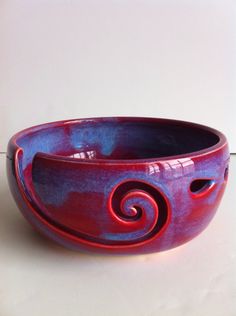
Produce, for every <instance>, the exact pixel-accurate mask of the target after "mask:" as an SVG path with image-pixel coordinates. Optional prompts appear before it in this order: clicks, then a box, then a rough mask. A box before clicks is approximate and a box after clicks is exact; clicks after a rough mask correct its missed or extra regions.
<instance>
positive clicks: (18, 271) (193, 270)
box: [0, 155, 236, 316]
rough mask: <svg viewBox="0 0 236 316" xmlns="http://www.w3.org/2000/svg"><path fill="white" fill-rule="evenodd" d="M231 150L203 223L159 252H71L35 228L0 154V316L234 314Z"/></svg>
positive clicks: (235, 176) (234, 162)
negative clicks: (218, 193) (209, 217)
mask: <svg viewBox="0 0 236 316" xmlns="http://www.w3.org/2000/svg"><path fill="white" fill-rule="evenodd" d="M235 181H236V156H232V157H231V168H230V175H229V183H228V187H227V189H226V192H225V195H224V197H223V201H222V203H221V205H220V207H219V210H218V212H217V214H216V216H215V218H214V219H213V221H212V222H211V224H210V225H209V226H208V228H207V229H206V230H205V231H204V232H203V233H202V234H201V235H200V236H198V237H197V238H195V239H194V240H192V241H191V242H190V243H188V244H186V245H184V246H182V247H179V248H177V249H174V250H171V251H167V252H164V253H159V254H152V255H142V256H141V255H140V256H123V257H122V256H102V255H93V254H91V255H89V254H83V253H79V252H77V253H76V252H72V251H69V250H67V249H64V248H62V247H61V246H58V245H56V244H55V243H53V242H51V241H49V240H47V239H46V238H43V237H41V236H40V235H39V234H38V233H36V232H34V230H33V229H32V228H31V226H30V225H29V224H28V223H27V222H26V221H25V219H24V218H23V217H22V215H21V214H20V212H19V211H18V209H17V207H16V205H15V203H14V201H13V199H12V197H11V194H10V191H9V189H8V185H7V180H6V173H5V156H4V155H0V201H1V204H0V316H21V315H22V316H48V315H50V316H51V315H56V316H80V315H81V316H90V315H91V316H97V315H98V316H99V315H101V316H106V315H107V316H113V315H114V316H116V315H117V316H120V315H128V316H154V315H155V316H156V315H158V316H170V315H174V316H178V315H181V316H185V315H186V316H201V315H202V316H205V315H208V316H211V315H214V316H223V315H225V316H235V315H236V304H235V301H236V262H235V261H236V260H235V259H236V190H235V183H236V182H235Z"/></svg>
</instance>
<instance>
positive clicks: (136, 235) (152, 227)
mask: <svg viewBox="0 0 236 316" xmlns="http://www.w3.org/2000/svg"><path fill="white" fill-rule="evenodd" d="M110 207H111V211H112V212H113V214H114V215H115V216H116V217H117V219H118V220H120V221H121V222H122V223H123V229H122V234H121V236H120V242H123V243H135V242H141V241H144V240H146V239H148V238H151V237H152V236H153V235H155V234H157V233H158V232H159V231H160V230H161V229H162V228H163V226H165V224H166V222H167V219H168V206H167V202H166V200H165V198H164V196H163V195H162V194H161V193H160V192H159V191H158V190H157V189H156V188H155V187H154V186H152V185H149V184H147V183H145V182H142V181H126V182H123V183H121V184H120V185H118V186H117V187H116V189H115V190H114V191H113V193H112V195H111V197H110ZM125 224H127V226H126V225H125ZM130 230H131V231H130ZM126 231H127V232H126Z"/></svg>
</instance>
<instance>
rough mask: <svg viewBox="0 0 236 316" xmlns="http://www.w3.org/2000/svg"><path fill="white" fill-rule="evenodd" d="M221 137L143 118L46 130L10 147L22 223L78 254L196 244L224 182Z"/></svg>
mask: <svg viewBox="0 0 236 316" xmlns="http://www.w3.org/2000/svg"><path fill="white" fill-rule="evenodd" d="M228 163H229V151H228V145H227V140H226V138H225V136H224V135H223V134H222V133H220V132H219V131H217V130H214V129H212V128H209V127H206V126H202V125H199V124H193V123H189V122H183V121H176V120H167V119H157V118H140V117H112V118H89V119H78V120H70V121H62V122H55V123H48V124H44V125H40V126H36V127H32V128H29V129H26V130H24V131H22V132H19V133H18V134H16V135H15V136H13V137H12V139H11V140H10V142H9V146H8V154H7V169H8V179H9V184H10V188H11V192H12V194H13V196H14V199H15V201H16V203H17V205H18V207H19V209H20V210H21V212H22V213H23V215H24V216H25V218H26V219H27V220H28V221H29V222H30V223H31V224H32V225H33V226H34V227H35V228H36V229H37V230H38V231H40V232H42V233H43V234H44V235H46V236H47V237H49V238H51V239H53V240H55V241H57V242H59V243H60V244H62V245H64V246H66V247H69V248H72V249H78V250H91V251H96V252H105V253H120V254H125V253H130V254H137V253H151V252H158V251H163V250H167V249H170V248H173V247H177V246H179V245H182V244H183V243H186V242H187V241H189V240H191V239H192V238H194V237H195V236H197V235H198V234H199V233H200V232H201V231H202V230H204V229H205V228H206V226H207V225H208V224H209V222H210V221H211V219H212V218H213V216H214V214H215V212H216V210H217V208H218V206H219V203H220V201H221V198H222V195H223V193H224V189H225V186H226V182H227V175H228Z"/></svg>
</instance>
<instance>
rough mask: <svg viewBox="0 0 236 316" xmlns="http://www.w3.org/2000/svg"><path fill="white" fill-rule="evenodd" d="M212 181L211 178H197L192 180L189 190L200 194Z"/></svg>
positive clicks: (205, 190)
mask: <svg viewBox="0 0 236 316" xmlns="http://www.w3.org/2000/svg"><path fill="white" fill-rule="evenodd" d="M213 183H214V181H213V180H211V179H197V180H194V181H193V182H192V183H191V185H190V191H191V192H192V193H194V194H200V193H201V194H202V193H205V192H207V191H208V189H209V188H210V187H211V186H212V184H213Z"/></svg>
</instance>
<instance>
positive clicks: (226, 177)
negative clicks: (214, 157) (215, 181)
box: [224, 166, 229, 181]
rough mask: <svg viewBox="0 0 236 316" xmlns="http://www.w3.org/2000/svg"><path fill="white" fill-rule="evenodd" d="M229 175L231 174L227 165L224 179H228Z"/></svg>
mask: <svg viewBox="0 0 236 316" xmlns="http://www.w3.org/2000/svg"><path fill="white" fill-rule="evenodd" d="M228 176H229V166H227V167H226V168H225V172H224V179H225V181H227V180H228Z"/></svg>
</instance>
